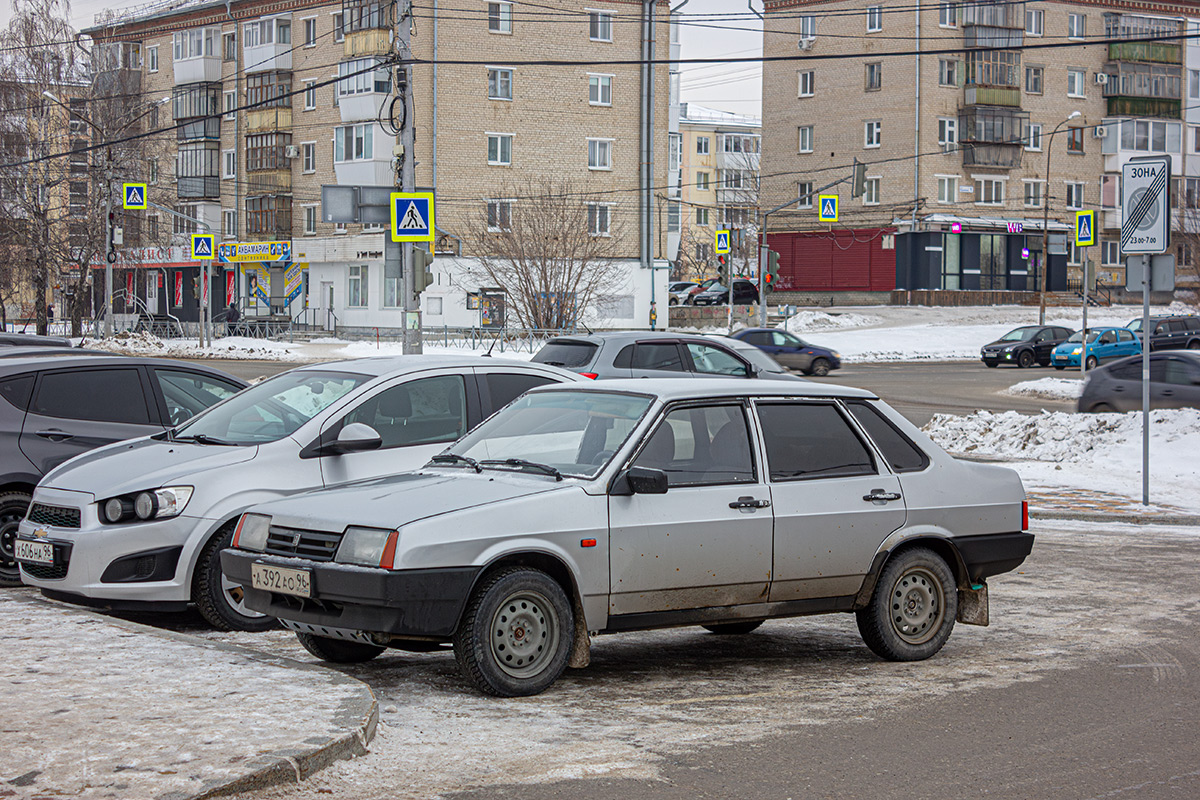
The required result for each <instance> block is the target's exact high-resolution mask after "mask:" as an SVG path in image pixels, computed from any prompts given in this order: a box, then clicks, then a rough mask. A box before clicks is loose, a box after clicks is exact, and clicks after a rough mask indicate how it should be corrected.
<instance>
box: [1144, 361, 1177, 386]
mask: <svg viewBox="0 0 1200 800" xmlns="http://www.w3.org/2000/svg"><path fill="white" fill-rule="evenodd" d="M1169 363H1170V362H1169V361H1168V360H1167V359H1165V358H1156V359H1154V360H1153V361H1151V362H1150V382H1151V383H1165V382H1166V380H1167V364H1169ZM1138 366H1139V367H1140V366H1141V365H1140V364H1139V365H1138Z"/></svg>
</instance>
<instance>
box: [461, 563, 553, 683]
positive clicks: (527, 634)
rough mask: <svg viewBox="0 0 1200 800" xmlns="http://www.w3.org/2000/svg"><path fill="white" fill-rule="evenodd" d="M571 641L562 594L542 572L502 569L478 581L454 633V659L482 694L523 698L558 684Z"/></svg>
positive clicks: (526, 569) (510, 568)
mask: <svg viewBox="0 0 1200 800" xmlns="http://www.w3.org/2000/svg"><path fill="white" fill-rule="evenodd" d="M574 641H575V615H574V613H573V612H572V609H571V601H570V600H569V599H568V598H567V594H566V592H564V591H563V589H562V587H561V586H559V585H558V583H557V582H555V581H554V579H553V578H551V577H550V576H549V575H547V574H546V573H544V572H542V571H540V570H536V569H529V568H526V567H508V568H504V569H499V570H497V571H495V572H493V573H491V574H489V575H486V576H484V577H483V578H482V579H481V580H480V581H479V583H478V585H476V587H475V589H474V591H472V592H471V599H470V600H469V601H468V602H467V610H466V612H465V613H464V614H463V619H462V622H461V623H460V624H459V626H458V630H457V631H455V633H454V658H455V660H456V661H458V666H459V669H461V670H462V673H463V675H464V676H466V678H467V680H468V681H469V682H470V683H471V684H472V685H474V686H475V688H477V689H479V690H480V691H481V692H484V693H485V694H490V695H494V696H496V697H528V696H529V695H535V694H539V693H541V692H543V691H545V690H546V689H548V688H549V687H550V684H552V683H554V681H556V680H558V676H559V675H561V674H562V673H563V670H564V669H566V667H567V659H568V657H569V656H570V653H571V648H572V646H573V645H574Z"/></svg>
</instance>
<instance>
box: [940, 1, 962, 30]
mask: <svg viewBox="0 0 1200 800" xmlns="http://www.w3.org/2000/svg"><path fill="white" fill-rule="evenodd" d="M938 25H940V26H942V27H943V28H957V27H958V5H957V4H956V3H942V4H941V5H940V6H939V7H938Z"/></svg>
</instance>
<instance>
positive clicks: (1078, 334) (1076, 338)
mask: <svg viewBox="0 0 1200 800" xmlns="http://www.w3.org/2000/svg"><path fill="white" fill-rule="evenodd" d="M1099 335H1100V332H1099V331H1088V332H1087V340H1088V341H1089V342H1094V341H1096V337H1097V336H1099ZM1067 341H1068V342H1076V343H1078V342H1082V341H1083V331H1075V332H1074V333H1072V334H1071V338H1070V339H1067Z"/></svg>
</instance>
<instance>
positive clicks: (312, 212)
mask: <svg viewBox="0 0 1200 800" xmlns="http://www.w3.org/2000/svg"><path fill="white" fill-rule="evenodd" d="M316 232H317V207H316V206H305V207H304V235H305V236H313V235H315V234H316Z"/></svg>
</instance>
